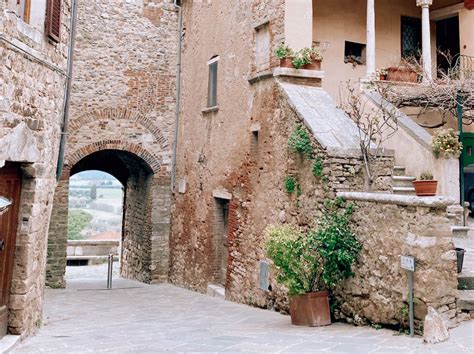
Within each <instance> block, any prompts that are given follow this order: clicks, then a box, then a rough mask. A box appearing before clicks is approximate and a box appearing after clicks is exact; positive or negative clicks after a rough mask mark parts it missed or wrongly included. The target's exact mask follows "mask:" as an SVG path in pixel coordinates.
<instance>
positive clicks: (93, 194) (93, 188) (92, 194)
mask: <svg viewBox="0 0 474 354" xmlns="http://www.w3.org/2000/svg"><path fill="white" fill-rule="evenodd" d="M90 197H91V199H92V200H96V199H97V186H96V185H95V184H93V185H91V189H90Z"/></svg>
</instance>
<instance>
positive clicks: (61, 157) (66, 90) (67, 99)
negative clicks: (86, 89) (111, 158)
mask: <svg viewBox="0 0 474 354" xmlns="http://www.w3.org/2000/svg"><path fill="white" fill-rule="evenodd" d="M77 1H78V0H71V31H70V33H69V48H68V55H67V77H66V85H65V88H64V106H63V123H62V127H61V140H60V142H59V156H58V167H57V169H56V180H57V181H59V179H60V178H61V174H62V170H63V166H64V151H65V148H66V138H67V127H68V121H69V104H70V96H71V85H72V69H73V62H74V60H73V56H74V43H75V41H76V22H77Z"/></svg>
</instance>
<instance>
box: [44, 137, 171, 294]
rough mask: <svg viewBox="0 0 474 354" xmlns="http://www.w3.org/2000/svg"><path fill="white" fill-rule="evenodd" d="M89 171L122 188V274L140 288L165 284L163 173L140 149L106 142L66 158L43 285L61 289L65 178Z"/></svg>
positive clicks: (166, 194)
mask: <svg viewBox="0 0 474 354" xmlns="http://www.w3.org/2000/svg"><path fill="white" fill-rule="evenodd" d="M88 170H99V171H103V172H106V173H109V174H111V175H112V176H114V177H115V178H117V179H118V180H119V181H120V182H121V183H122V184H123V186H124V193H125V198H124V212H123V220H124V221H123V231H122V233H123V234H122V263H121V275H122V276H123V277H126V278H130V279H135V280H138V281H141V282H144V283H152V282H161V281H166V280H167V276H168V255H169V243H168V240H169V213H170V204H171V203H170V197H171V190H170V178H169V176H168V172H167V168H166V167H164V166H162V163H161V161H160V159H159V158H157V157H156V156H155V155H153V154H152V153H150V152H148V151H147V150H145V149H144V148H143V147H141V146H139V145H134V144H131V143H126V142H121V141H112V140H109V141H101V142H99V143H94V144H91V145H88V146H85V147H82V148H80V149H78V150H77V151H75V152H73V153H71V154H70V155H69V157H68V161H67V165H66V166H65V168H64V170H63V175H62V177H61V180H60V181H59V183H58V187H57V189H56V195H55V200H54V205H53V212H52V216H51V223H50V229H49V239H48V263H47V269H46V283H47V285H48V286H50V287H55V288H58V287H64V286H65V278H64V276H65V270H66V263H67V261H66V257H67V252H66V250H67V220H68V194H69V178H70V177H71V176H73V175H74V174H77V173H80V172H83V171H88Z"/></svg>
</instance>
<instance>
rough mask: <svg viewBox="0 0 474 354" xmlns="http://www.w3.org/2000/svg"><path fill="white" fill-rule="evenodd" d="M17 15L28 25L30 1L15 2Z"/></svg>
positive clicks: (19, 0)
mask: <svg viewBox="0 0 474 354" xmlns="http://www.w3.org/2000/svg"><path fill="white" fill-rule="evenodd" d="M16 5H17V14H18V16H20V18H21V19H22V20H23V21H25V22H26V23H30V12H31V0H16Z"/></svg>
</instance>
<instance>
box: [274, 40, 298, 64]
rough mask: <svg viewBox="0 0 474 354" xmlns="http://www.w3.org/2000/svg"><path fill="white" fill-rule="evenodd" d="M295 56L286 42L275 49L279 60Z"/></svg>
mask: <svg viewBox="0 0 474 354" xmlns="http://www.w3.org/2000/svg"><path fill="white" fill-rule="evenodd" d="M294 55H295V53H294V52H293V49H291V48H290V47H288V46H287V45H286V44H285V43H284V42H282V43H280V44H279V45H278V47H277V48H276V49H275V56H276V57H277V59H280V60H281V59H284V58H292V57H293V56H294Z"/></svg>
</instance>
